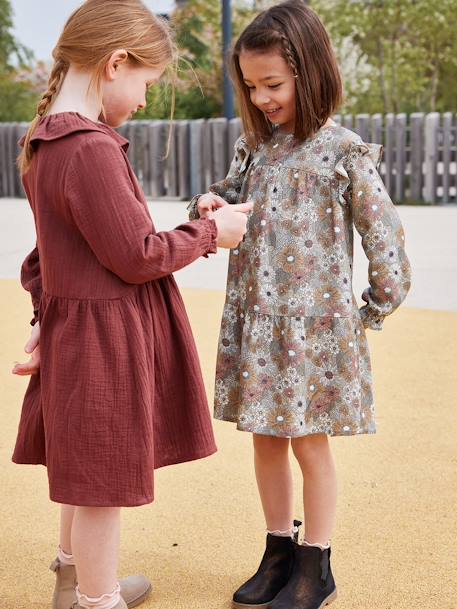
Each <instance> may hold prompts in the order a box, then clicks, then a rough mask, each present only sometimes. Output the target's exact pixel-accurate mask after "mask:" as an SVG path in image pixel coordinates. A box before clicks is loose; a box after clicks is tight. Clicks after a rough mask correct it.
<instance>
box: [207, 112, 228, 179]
mask: <svg viewBox="0 0 457 609" xmlns="http://www.w3.org/2000/svg"><path fill="white" fill-rule="evenodd" d="M210 128H211V148H212V153H213V154H212V164H211V165H212V167H211V169H212V172H211V173H212V175H211V181H212V183H213V182H219V180H223V179H224V178H225V176H226V174H227V139H228V124H227V119H226V118H215V119H213V120H211V121H210Z"/></svg>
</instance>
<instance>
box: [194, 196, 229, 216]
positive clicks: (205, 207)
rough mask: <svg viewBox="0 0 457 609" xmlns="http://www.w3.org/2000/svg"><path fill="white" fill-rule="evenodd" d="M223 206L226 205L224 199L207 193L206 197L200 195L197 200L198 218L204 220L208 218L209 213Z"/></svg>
mask: <svg viewBox="0 0 457 609" xmlns="http://www.w3.org/2000/svg"><path fill="white" fill-rule="evenodd" d="M224 205H228V203H227V201H226V200H225V199H223V198H222V197H220V196H219V195H215V194H213V193H212V192H208V193H207V194H206V195H202V196H201V197H199V198H198V202H197V211H198V214H199V216H200V218H206V217H208V216H210V214H211V212H213V211H216V209H219V208H221V207H224Z"/></svg>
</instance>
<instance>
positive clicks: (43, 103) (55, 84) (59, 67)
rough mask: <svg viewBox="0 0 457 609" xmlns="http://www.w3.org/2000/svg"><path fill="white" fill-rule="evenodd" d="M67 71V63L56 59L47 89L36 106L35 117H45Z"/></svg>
mask: <svg viewBox="0 0 457 609" xmlns="http://www.w3.org/2000/svg"><path fill="white" fill-rule="evenodd" d="M67 71H68V63H67V62H66V61H64V60H63V59H57V60H56V61H55V62H54V65H53V67H52V70H51V74H50V76H49V81H48V89H47V91H46V92H45V93H43V96H42V98H41V100H40V102H39V104H38V106H37V115H38V116H45V114H46V112H47V111H48V108H49V106H50V105H51V104H52V102H53V100H54V97H55V96H56V94H57V93H58V92H59V90H60V87H61V86H62V82H63V79H64V78H65V74H66V73H67Z"/></svg>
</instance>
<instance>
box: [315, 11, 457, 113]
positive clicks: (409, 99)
mask: <svg viewBox="0 0 457 609" xmlns="http://www.w3.org/2000/svg"><path fill="white" fill-rule="evenodd" d="M312 6H313V8H314V9H315V10H316V11H317V12H318V14H319V15H320V16H321V17H322V19H323V21H324V23H325V25H326V27H327V28H328V30H329V31H330V33H331V36H332V39H333V42H334V45H335V48H336V50H337V54H338V56H339V59H340V63H341V65H342V71H343V76H344V77H345V84H346V104H345V107H344V109H343V110H345V111H350V112H367V113H375V112H414V111H423V112H429V111H449V110H451V111H452V110H454V111H455V110H457V82H456V79H455V70H456V68H457V38H456V36H455V30H456V26H457V12H456V6H455V0H314V1H313V2H312Z"/></svg>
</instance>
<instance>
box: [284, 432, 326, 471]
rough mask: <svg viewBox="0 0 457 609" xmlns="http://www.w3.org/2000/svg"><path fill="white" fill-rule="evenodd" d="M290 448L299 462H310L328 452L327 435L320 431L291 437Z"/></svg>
mask: <svg viewBox="0 0 457 609" xmlns="http://www.w3.org/2000/svg"><path fill="white" fill-rule="evenodd" d="M292 450H293V452H294V455H295V457H296V459H297V460H298V462H299V463H300V464H312V463H314V462H315V461H316V459H322V457H324V456H325V455H327V454H328V453H329V451H330V445H329V441H328V436H327V435H326V434H322V433H320V434H312V435H309V436H303V437H301V438H292Z"/></svg>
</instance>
